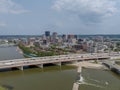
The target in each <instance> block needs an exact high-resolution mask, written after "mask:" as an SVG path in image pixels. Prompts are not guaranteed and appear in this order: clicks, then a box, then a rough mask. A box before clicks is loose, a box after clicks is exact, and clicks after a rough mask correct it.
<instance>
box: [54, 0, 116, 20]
mask: <svg viewBox="0 0 120 90" xmlns="http://www.w3.org/2000/svg"><path fill="white" fill-rule="evenodd" d="M117 1H118V0H56V1H55V3H54V5H53V8H54V9H55V10H57V11H60V12H61V11H65V12H69V13H70V14H76V15H77V16H78V17H79V18H80V19H81V20H82V21H84V22H100V21H101V20H102V19H103V18H105V17H109V16H112V15H113V14H115V13H116V12H117V10H118V9H117V6H116V4H117Z"/></svg>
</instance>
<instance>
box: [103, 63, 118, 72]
mask: <svg viewBox="0 0 120 90" xmlns="http://www.w3.org/2000/svg"><path fill="white" fill-rule="evenodd" d="M103 64H104V65H106V66H107V67H108V68H109V69H110V70H111V71H114V72H116V73H117V74H120V66H119V65H117V64H116V63H115V61H104V62H103Z"/></svg>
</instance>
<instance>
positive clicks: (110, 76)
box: [0, 47, 120, 90]
mask: <svg viewBox="0 0 120 90" xmlns="http://www.w3.org/2000/svg"><path fill="white" fill-rule="evenodd" d="M14 58H15V59H16V58H23V56H22V55H21V54H19V53H18V51H16V47H7V48H0V60H7V59H14ZM77 75H78V74H77V69H76V68H75V67H72V66H62V67H60V66H45V67H44V69H40V68H37V67H32V68H31V67H29V68H28V67H26V69H24V71H20V70H14V71H13V70H10V71H7V72H0V84H1V85H8V86H10V87H12V88H13V90H72V87H73V83H74V82H76V81H77ZM82 76H83V81H82V83H81V84H80V87H79V90H120V85H119V84H120V77H119V76H118V75H116V74H114V73H112V72H111V71H105V70H95V69H82Z"/></svg>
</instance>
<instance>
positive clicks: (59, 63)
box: [53, 62, 62, 66]
mask: <svg viewBox="0 0 120 90" xmlns="http://www.w3.org/2000/svg"><path fill="white" fill-rule="evenodd" d="M53 64H55V65H58V66H61V65H62V64H61V62H57V63H53Z"/></svg>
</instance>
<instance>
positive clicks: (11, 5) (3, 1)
mask: <svg viewBox="0 0 120 90" xmlns="http://www.w3.org/2000/svg"><path fill="white" fill-rule="evenodd" d="M26 12H29V11H28V10H25V9H24V8H23V7H22V6H21V5H19V4H17V3H15V2H13V0H0V13H11V14H21V13H26Z"/></svg>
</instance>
